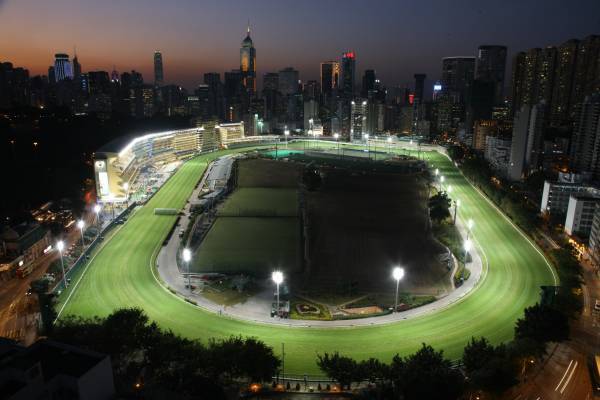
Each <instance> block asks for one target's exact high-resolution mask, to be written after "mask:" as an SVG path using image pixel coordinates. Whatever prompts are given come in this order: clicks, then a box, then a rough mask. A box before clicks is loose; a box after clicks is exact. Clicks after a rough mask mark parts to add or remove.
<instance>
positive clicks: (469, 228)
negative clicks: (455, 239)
mask: <svg viewBox="0 0 600 400" xmlns="http://www.w3.org/2000/svg"><path fill="white" fill-rule="evenodd" d="M474 225H475V222H474V221H473V219H471V218H469V220H468V221H467V239H469V236H471V230H472V229H473V226H474Z"/></svg>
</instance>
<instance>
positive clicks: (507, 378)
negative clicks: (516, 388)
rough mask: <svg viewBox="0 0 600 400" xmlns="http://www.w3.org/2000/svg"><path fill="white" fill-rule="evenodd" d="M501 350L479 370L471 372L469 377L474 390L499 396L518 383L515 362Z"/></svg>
mask: <svg viewBox="0 0 600 400" xmlns="http://www.w3.org/2000/svg"><path fill="white" fill-rule="evenodd" d="M502 349H503V350H498V351H497V352H496V354H495V355H494V356H493V357H492V358H491V359H490V360H489V361H488V362H486V363H485V364H484V365H483V366H482V367H481V368H479V369H477V370H474V371H472V373H471V374H470V376H469V377H470V378H471V380H470V381H471V386H472V387H473V388H474V389H478V390H484V391H486V392H490V393H495V394H500V393H503V392H504V391H506V390H507V389H509V388H510V387H512V386H513V385H515V384H516V383H517V382H518V380H517V367H516V365H515V362H514V361H513V360H512V359H511V358H510V357H509V356H508V354H507V353H506V351H504V348H503V347H502Z"/></svg>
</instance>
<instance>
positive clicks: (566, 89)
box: [550, 39, 579, 125]
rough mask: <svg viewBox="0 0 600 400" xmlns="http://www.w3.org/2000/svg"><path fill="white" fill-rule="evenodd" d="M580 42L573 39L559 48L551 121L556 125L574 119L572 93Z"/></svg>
mask: <svg viewBox="0 0 600 400" xmlns="http://www.w3.org/2000/svg"><path fill="white" fill-rule="evenodd" d="M578 44H579V40H576V39H571V40H568V41H566V42H565V43H563V44H561V45H560V46H558V48H557V59H556V69H555V78H554V80H555V82H554V88H553V89H554V90H553V93H552V106H551V111H550V113H551V119H552V122H553V124H554V125H559V124H560V123H561V122H563V121H568V120H569V119H571V117H573V114H572V108H573V104H571V92H572V91H573V80H574V78H575V60H576V58H577V47H578Z"/></svg>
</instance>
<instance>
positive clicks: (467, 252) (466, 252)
mask: <svg viewBox="0 0 600 400" xmlns="http://www.w3.org/2000/svg"><path fill="white" fill-rule="evenodd" d="M464 246H465V265H467V255H468V254H469V251H471V239H467V240H465V245H464Z"/></svg>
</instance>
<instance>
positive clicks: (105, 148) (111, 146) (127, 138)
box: [96, 134, 141, 153]
mask: <svg viewBox="0 0 600 400" xmlns="http://www.w3.org/2000/svg"><path fill="white" fill-rule="evenodd" d="M137 136H141V135H135V134H128V135H124V136H119V137H118V138H116V139H113V140H111V141H110V142H108V143H106V144H104V145H102V147H100V148H99V149H98V150H97V151H96V152H97V153H118V152H120V151H121V150H122V149H123V148H124V147H125V146H127V143H129V142H131V141H132V140H133V139H135V138H136V137H137Z"/></svg>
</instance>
